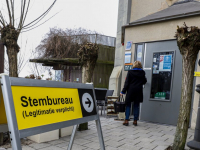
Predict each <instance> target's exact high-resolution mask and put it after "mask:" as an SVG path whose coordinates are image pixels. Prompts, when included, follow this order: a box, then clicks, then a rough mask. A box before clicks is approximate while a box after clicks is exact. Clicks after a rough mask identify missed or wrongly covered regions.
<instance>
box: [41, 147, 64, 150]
mask: <svg viewBox="0 0 200 150" xmlns="http://www.w3.org/2000/svg"><path fill="white" fill-rule="evenodd" d="M40 150H64V149H63V148H60V147H56V146H49V147H45V148H42V149H40Z"/></svg>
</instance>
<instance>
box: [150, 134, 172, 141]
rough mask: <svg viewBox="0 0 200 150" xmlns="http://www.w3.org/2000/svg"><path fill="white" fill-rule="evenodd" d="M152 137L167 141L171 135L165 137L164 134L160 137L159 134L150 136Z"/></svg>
mask: <svg viewBox="0 0 200 150" xmlns="http://www.w3.org/2000/svg"><path fill="white" fill-rule="evenodd" d="M149 138H150V139H154V140H162V141H166V140H168V139H169V137H165V136H162V137H159V136H154V135H153V136H150V137H149Z"/></svg>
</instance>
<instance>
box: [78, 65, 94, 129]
mask: <svg viewBox="0 0 200 150" xmlns="http://www.w3.org/2000/svg"><path fill="white" fill-rule="evenodd" d="M94 67H95V65H94V66H93V65H91V63H90V62H89V61H88V62H87V65H85V66H83V67H82V83H86V82H87V83H90V82H91V79H92V75H93V71H94ZM78 130H79V131H83V130H88V123H87V122H86V123H82V124H80V125H79V128H78Z"/></svg>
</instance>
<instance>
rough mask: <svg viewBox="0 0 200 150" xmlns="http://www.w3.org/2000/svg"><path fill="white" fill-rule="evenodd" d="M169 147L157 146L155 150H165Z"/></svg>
mask: <svg viewBox="0 0 200 150" xmlns="http://www.w3.org/2000/svg"><path fill="white" fill-rule="evenodd" d="M167 147H168V146H157V147H156V148H155V149H153V150H165V149H166V148H167Z"/></svg>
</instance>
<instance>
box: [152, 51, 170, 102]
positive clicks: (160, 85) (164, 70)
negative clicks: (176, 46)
mask: <svg viewBox="0 0 200 150" xmlns="http://www.w3.org/2000/svg"><path fill="white" fill-rule="evenodd" d="M173 59H174V52H161V53H154V54H153V65H152V82H151V95H150V98H151V99H163V100H169V99H170V90H171V79H172V67H173Z"/></svg>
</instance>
